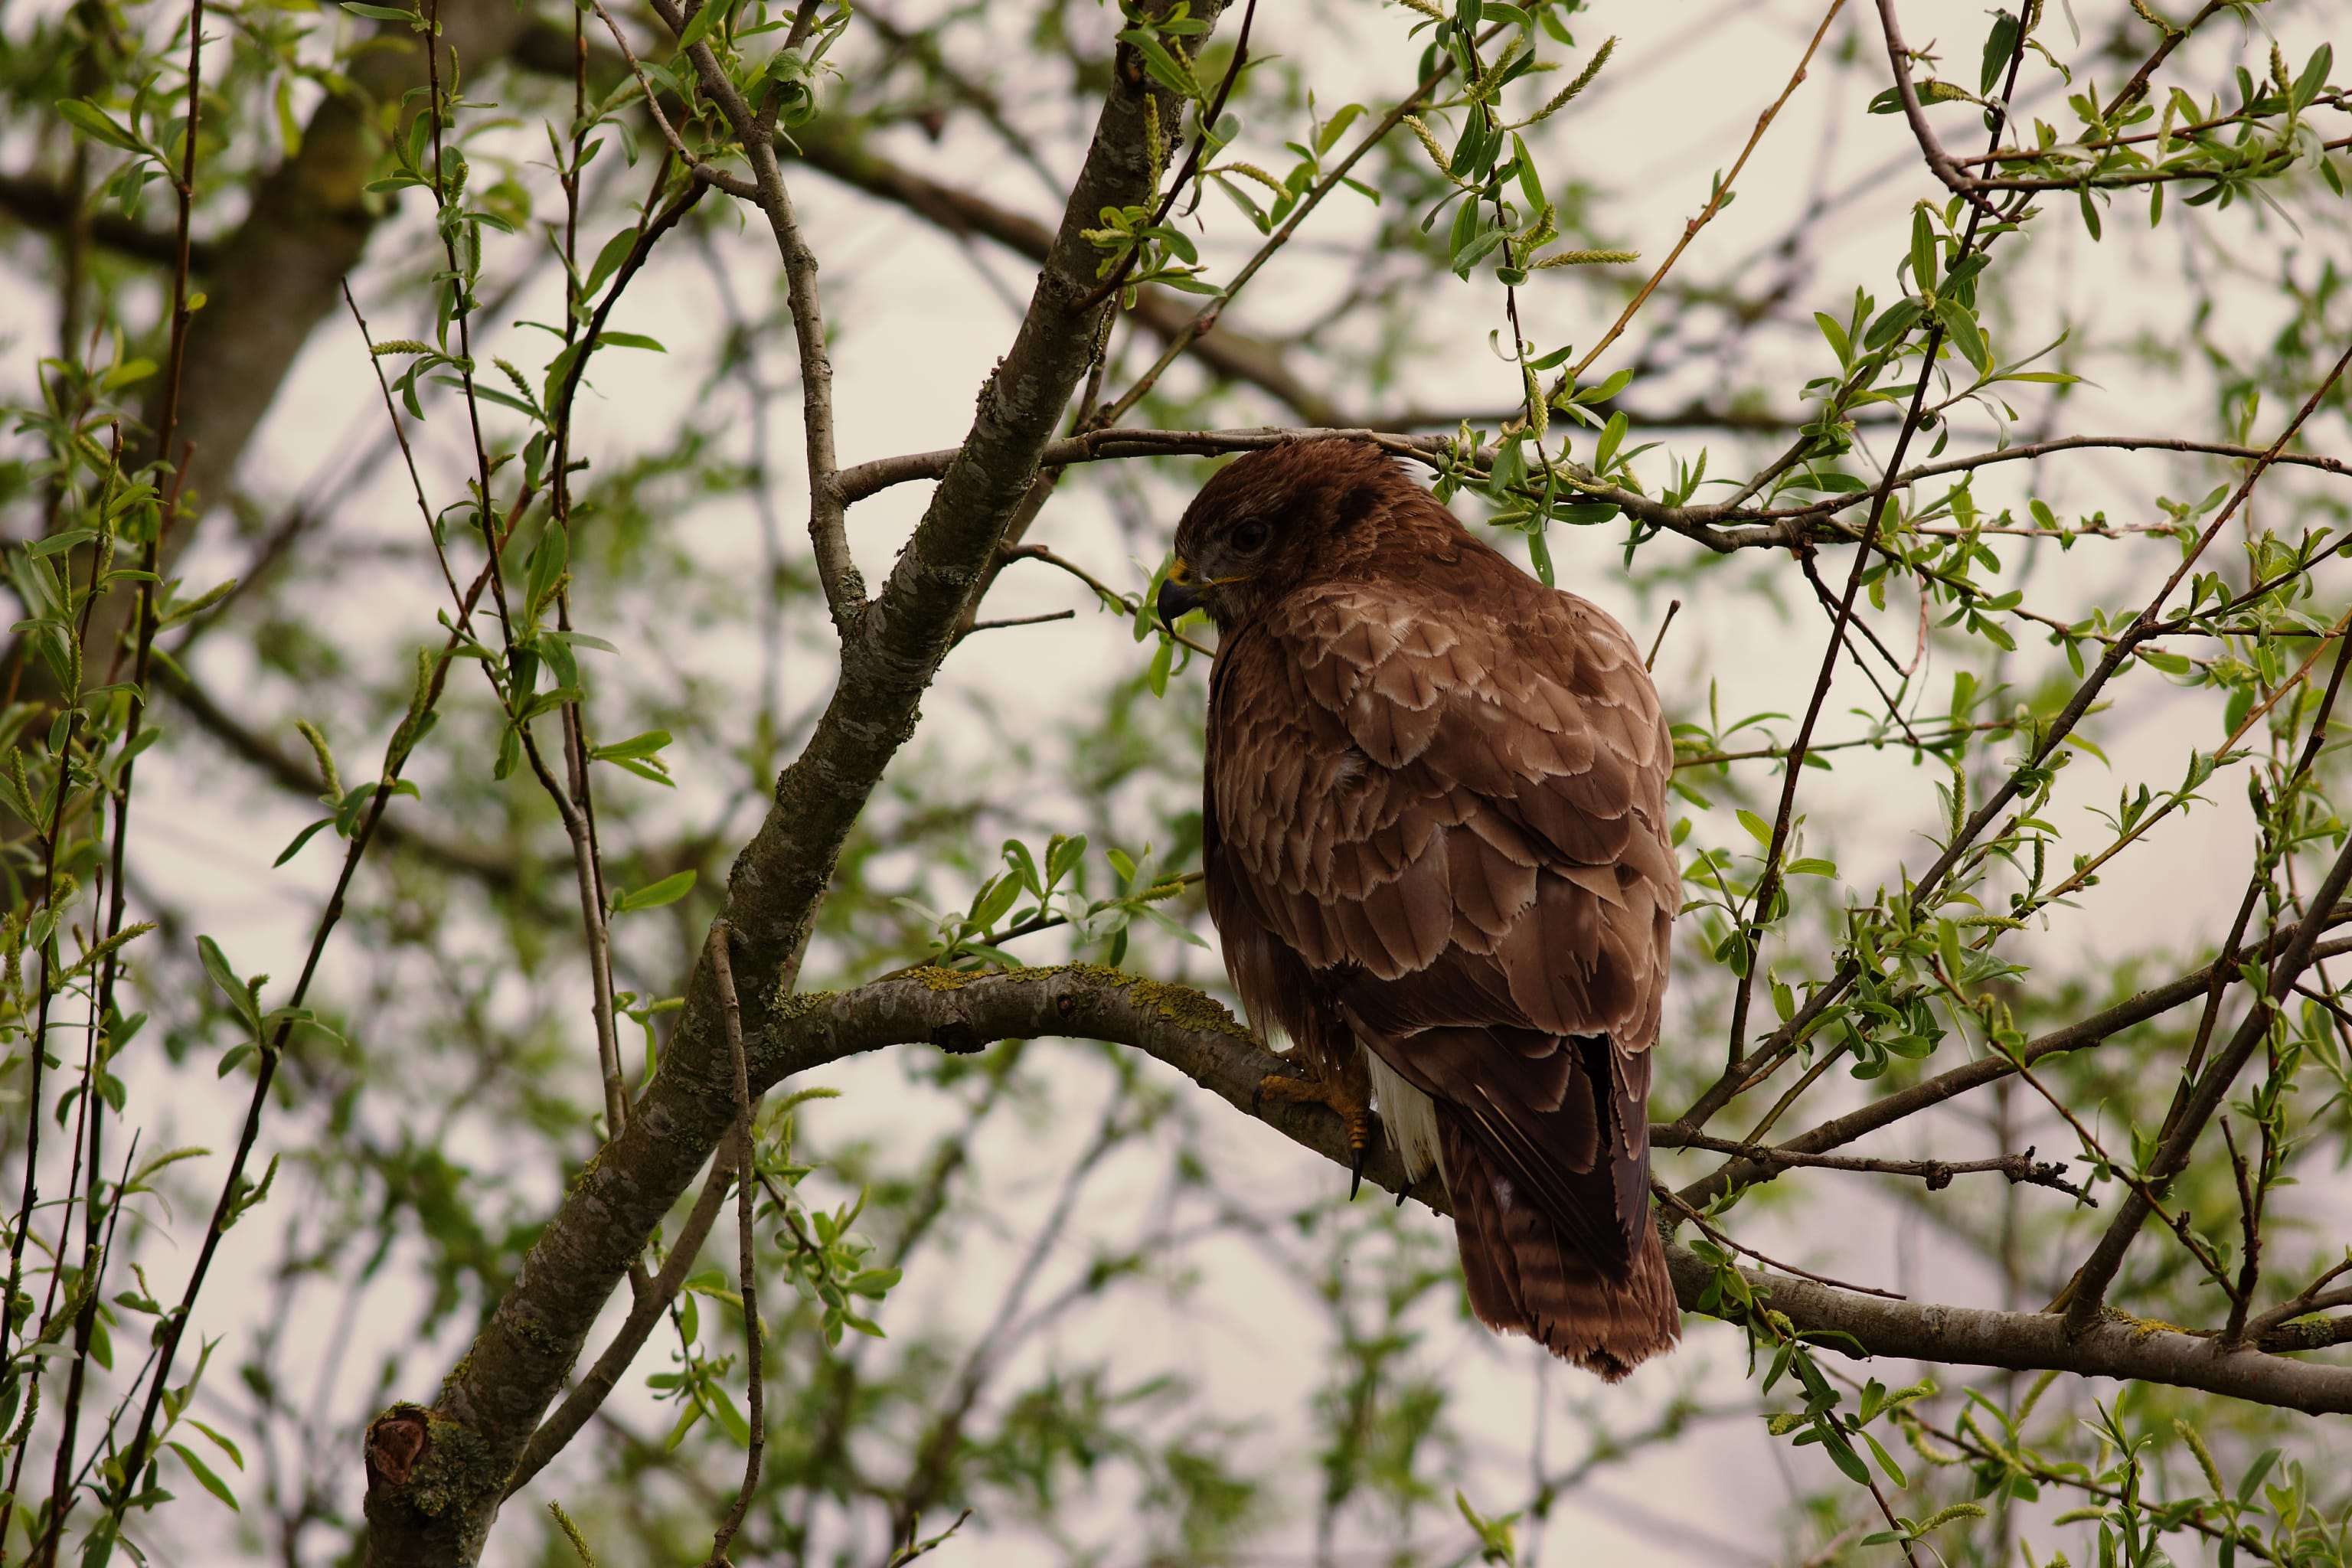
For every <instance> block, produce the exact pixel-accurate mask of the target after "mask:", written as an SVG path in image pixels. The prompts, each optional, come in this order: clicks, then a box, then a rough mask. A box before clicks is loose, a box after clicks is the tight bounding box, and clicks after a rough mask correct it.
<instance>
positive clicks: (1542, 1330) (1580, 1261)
mask: <svg viewBox="0 0 2352 1568" xmlns="http://www.w3.org/2000/svg"><path fill="white" fill-rule="evenodd" d="M1444 1121H1445V1123H1446V1125H1445V1133H1446V1137H1445V1184H1446V1186H1447V1188H1448V1189H1449V1191H1450V1192H1451V1193H1452V1194H1453V1199H1454V1239H1455V1240H1456V1241H1457V1242H1458V1243H1459V1244H1460V1246H1461V1248H1462V1278H1463V1281H1464V1283H1465V1284H1466V1285H1467V1286H1468V1287H1469V1288H1470V1307H1471V1310H1473V1311H1475V1312H1476V1313H1477V1314H1478V1321H1481V1322H1483V1323H1485V1324H1486V1326H1487V1327H1488V1328H1491V1329H1494V1330H1496V1331H1499V1332H1504V1333H1520V1334H1525V1335H1527V1336H1528V1338H1529V1339H1532V1340H1534V1341H1536V1342H1538V1343H1539V1344H1541V1345H1542V1346H1543V1347H1544V1348H1545V1349H1546V1350H1549V1351H1550V1352H1552V1354H1554V1355H1556V1356H1558V1357H1559V1358H1560V1359H1561V1360H1562V1361H1566V1362H1570V1363H1574V1364H1575V1365H1578V1366H1580V1367H1583V1368H1585V1369H1586V1370H1587V1371H1590V1372H1594V1373H1600V1375H1601V1377H1602V1378H1603V1379H1605V1380H1606V1381H1608V1382H1610V1383H1615V1382H1616V1381H1617V1380H1618V1379H1620V1378H1622V1377H1623V1376H1624V1375H1625V1374H1626V1373H1629V1372H1631V1371H1633V1369H1634V1368H1635V1367H1636V1366H1639V1365H1640V1364H1641V1363H1643V1362H1644V1361H1646V1360H1648V1359H1649V1358H1650V1357H1652V1356H1654V1355H1656V1354H1658V1353H1660V1352H1663V1351H1665V1350H1668V1349H1671V1348H1672V1347H1673V1345H1674V1343H1675V1339H1676V1338H1677V1337H1679V1335H1680V1334H1681V1331H1682V1313H1681V1310H1680V1309H1679V1307H1678V1306H1677V1305H1676V1303H1675V1288H1674V1281H1673V1280H1672V1279H1669V1278H1668V1277H1667V1274H1666V1254H1665V1248H1664V1246H1663V1245H1661V1243H1660V1242H1659V1240H1658V1232H1657V1228H1656V1226H1653V1225H1651V1224H1650V1223H1649V1219H1648V1213H1647V1211H1648V1207H1649V1205H1648V1201H1647V1198H1648V1195H1647V1194H1643V1215H1642V1217H1641V1220H1640V1223H1638V1224H1637V1225H1635V1226H1633V1235H1634V1247H1633V1258H1632V1261H1631V1263H1630V1265H1629V1266H1627V1267H1626V1268H1625V1269H1624V1273H1623V1275H1622V1277H1619V1276H1618V1275H1616V1274H1615V1273H1614V1272H1613V1271H1610V1270H1604V1269H1603V1268H1600V1267H1597V1266H1596V1265H1595V1264H1594V1263H1593V1262H1592V1261H1591V1259H1589V1258H1587V1257H1586V1256H1585V1255H1584V1253H1582V1252H1581V1251H1580V1250H1579V1249H1578V1248H1577V1247H1575V1246H1574V1245H1573V1244H1571V1243H1570V1242H1568V1241H1567V1240H1566V1239H1565V1238H1564V1237H1562V1236H1561V1235H1560V1233H1559V1227H1558V1226H1555V1225H1554V1224H1553V1223H1552V1221H1551V1220H1550V1218H1549V1217H1548V1216H1547V1215H1545V1214H1544V1213H1543V1212H1542V1211H1541V1210H1540V1209H1538V1208H1537V1207H1536V1206H1535V1205H1532V1204H1530V1203H1529V1202H1528V1201H1527V1199H1526V1197H1525V1196H1524V1195H1523V1194H1520V1193H1518V1192H1517V1190H1516V1189H1515V1188H1514V1187H1513V1185H1512V1184H1511V1181H1510V1178H1509V1177H1508V1176H1507V1175H1504V1174H1503V1173H1501V1172H1499V1171H1497V1170H1496V1168H1495V1166H1494V1164H1493V1163H1492V1162H1491V1161H1489V1160H1488V1159H1487V1158H1486V1154H1485V1152H1483V1151H1482V1150H1480V1149H1479V1147H1478V1145H1477V1143H1476V1142H1475V1141H1474V1140H1473V1139H1471V1138H1470V1137H1468V1136H1466V1135H1465V1133H1464V1131H1462V1130H1461V1129H1460V1128H1459V1127H1458V1126H1457V1125H1455V1124H1454V1119H1453V1118H1451V1117H1448V1118H1445V1119H1444ZM1600 1217H1601V1218H1602V1219H1603V1220H1604V1222H1605V1224H1606V1226H1607V1227H1608V1228H1612V1229H1613V1228H1615V1226H1616V1224H1617V1222H1616V1219H1615V1216H1613V1215H1608V1216H1600Z"/></svg>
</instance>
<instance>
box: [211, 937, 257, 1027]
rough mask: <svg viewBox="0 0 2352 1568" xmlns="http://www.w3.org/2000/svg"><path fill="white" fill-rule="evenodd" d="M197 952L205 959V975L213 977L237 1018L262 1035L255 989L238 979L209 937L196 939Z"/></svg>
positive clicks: (226, 958)
mask: <svg viewBox="0 0 2352 1568" xmlns="http://www.w3.org/2000/svg"><path fill="white" fill-rule="evenodd" d="M196 952H197V953H198V954H199V955H200V956H201V957H202V958H203V959H204V963H205V973H206V974H208V975H210V976H211V977H212V983H213V984H215V985H216V986H218V987H219V988H220V992H221V994H222V995H224V996H226V997H227V998H228V1005H229V1006H230V1007H232V1008H233V1009H235V1010H236V1016H238V1017H239V1018H242V1019H243V1020H245V1026H246V1027H247V1028H248V1029H250V1030H251V1031H253V1033H254V1034H256V1035H258V1034H260V1033H261V1008H260V1007H259V1005H257V1004H256V1003H255V1001H254V999H253V988H252V987H251V986H249V985H247V984H246V983H245V982H244V981H242V980H240V979H238V978H237V976H236V970H234V969H231V968H230V967H229V965H228V956H227V954H226V953H224V952H221V950H220V943H218V942H215V941H214V940H213V939H212V938H210V937H208V936H200V937H198V938H196Z"/></svg>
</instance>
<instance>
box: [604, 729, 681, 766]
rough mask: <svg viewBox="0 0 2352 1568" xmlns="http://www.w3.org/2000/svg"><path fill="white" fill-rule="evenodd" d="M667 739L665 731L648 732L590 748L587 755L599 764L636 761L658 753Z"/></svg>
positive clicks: (667, 734) (667, 742) (665, 744)
mask: <svg viewBox="0 0 2352 1568" xmlns="http://www.w3.org/2000/svg"><path fill="white" fill-rule="evenodd" d="M669 738H670V737H669V731H667V730H648V731H646V732H645V733H644V734H642V735H632V736H630V737H629V738H628V739H627V740H625V741H615V742H613V743H612V744H611V745H609V746H594V747H592V748H590V750H589V752H588V754H589V755H590V756H591V757H593V758H595V759H596V760H597V761H598V762H600V763H618V762H630V761H636V760H640V759H643V758H646V757H650V756H652V755H654V754H655V753H656V752H659V751H660V750H661V749H662V748H663V747H665V746H667V745H668V744H669Z"/></svg>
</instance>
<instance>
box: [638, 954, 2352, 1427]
mask: <svg viewBox="0 0 2352 1568" xmlns="http://www.w3.org/2000/svg"><path fill="white" fill-rule="evenodd" d="M1054 1036H1064V1037H1074V1038H1080V1039H1095V1040H1107V1041H1109V1042H1111V1043H1113V1044H1117V1045H1123V1046H1129V1047H1134V1048H1136V1049H1139V1050H1141V1051H1143V1052H1144V1053H1146V1054H1147V1055H1149V1056H1151V1057H1153V1058H1157V1059H1158V1060H1160V1061H1162V1062H1165V1063H1167V1064H1168V1065H1169V1066H1171V1067H1173V1068H1176V1069H1177V1070H1178V1071H1180V1072H1181V1073H1183V1074H1184V1075H1185V1076H1186V1077H1187V1078H1190V1079H1192V1080H1193V1081H1194V1082H1195V1083H1198V1084H1199V1085H1200V1086H1201V1087H1202V1088H1203V1089H1208V1090H1209V1091H1211V1092H1212V1093H1213V1094H1215V1095H1217V1096H1219V1097H1220V1098H1221V1099H1223V1100H1225V1102H1226V1103H1227V1104H1229V1105H1231V1106H1233V1107H1234V1109H1235V1110H1239V1111H1242V1112H1243V1113H1244V1114H1246V1115H1249V1116H1252V1117H1254V1118H1255V1119H1256V1120H1258V1121H1264V1122H1265V1123H1266V1124H1268V1125H1269V1126H1271V1127H1273V1128H1274V1129H1275V1130H1276V1131H1279V1132H1281V1133H1282V1134H1283V1135H1284V1136H1286V1137H1287V1138H1289V1139H1290V1140H1291V1141H1292V1142H1296V1143H1298V1144H1300V1145H1302V1146H1304V1147H1306V1148H1308V1149H1311V1150H1314V1151H1315V1152H1317V1153H1319V1154H1322V1155H1323V1156H1324V1157H1326V1158H1327V1159H1328V1160H1330V1161H1331V1162H1332V1163H1333V1164H1334V1165H1335V1166H1338V1167H1345V1166H1346V1165H1347V1164H1348V1163H1349V1158H1350V1156H1349V1152H1348V1148H1347V1139H1346V1133H1345V1130H1344V1128H1343V1127H1342V1126H1341V1124H1340V1121H1339V1118H1338V1117H1337V1116H1335V1115H1333V1114H1332V1113H1331V1112H1330V1111H1328V1110H1325V1109H1324V1108H1322V1107H1321V1106H1315V1105H1301V1104H1297V1103H1295V1102H1291V1101H1287V1100H1280V1101H1277V1100H1266V1101H1265V1102H1264V1103H1263V1104H1260V1103H1257V1101H1258V1094H1257V1088H1258V1084H1259V1082H1260V1080H1261V1079H1265V1077H1267V1076H1268V1075H1270V1074H1278V1073H1280V1072H1282V1071H1283V1070H1285V1069H1284V1064H1283V1060H1282V1058H1279V1057H1276V1056H1275V1055H1274V1054H1273V1053H1272V1052H1270V1051H1268V1050H1267V1049H1265V1047H1264V1046H1262V1045H1260V1044H1259V1043H1258V1042H1257V1040H1256V1039H1255V1037H1252V1036H1251V1034H1250V1033H1249V1031H1248V1030H1246V1029H1245V1028H1244V1027H1243V1026H1241V1024H1240V1023H1239V1022H1238V1021H1236V1020H1235V1019H1234V1017H1233V1016H1232V1015H1231V1014H1229V1013H1227V1012H1226V1011H1225V1010H1224V1009H1223V1007H1221V1006H1219V1005H1217V1004H1216V1003H1215V1002H1213V1001H1212V1000H1211V999H1210V998H1208V997H1207V996H1204V995H1202V994H1201V993H1199V992H1197V991H1193V990H1192V989H1190V988H1188V987H1185V986H1181V985H1171V984H1161V983H1159V982H1155V981H1150V980H1144V979H1139V978H1138V977H1136V976H1134V975H1131V974H1127V973H1122V972H1120V971H1118V970H1110V969H1103V968H1098V967H1096V966H1092V965H1070V966H1066V967H1062V968H1053V969H1028V970H1016V971H1013V972H1012V973H1004V974H992V975H984V976H974V975H969V974H963V973H951V972H949V971H945V970H938V969H925V970H918V971H915V972H914V973H909V974H906V975H903V976H900V977H898V978H896V979H891V980H883V981H877V982H875V983H873V984H868V985H864V986H860V987H858V988H857V989H856V990H854V991H849V992H842V993H816V994H809V995H803V996H793V997H790V998H787V999H784V1000H783V1001H782V1003H781V1004H780V1005H777V1006H776V1007H775V1008H774V1009H773V1011H772V1013H771V1015H770V1017H769V1021H768V1025H767V1027H766V1030H765V1032H764V1034H763V1035H762V1036H761V1037H760V1038H758V1039H756V1040H755V1041H753V1042H752V1044H751V1052H750V1057H749V1064H748V1071H749V1075H750V1086H751V1091H752V1092H753V1093H759V1092H761V1091H763V1090H765V1089H769V1088H771V1087H772V1086H773V1085H775V1084H776V1083H778V1082H779V1081H781V1080H782V1079H785V1078H787V1077H791V1076H793V1075H795V1074H799V1073H805V1072H808V1071H811V1070H813V1069H814V1068H820V1067H824V1066H825V1065H827V1064H829V1063H832V1062H835V1061H839V1060H841V1059H843V1058H846V1057H850V1056H855V1055H858V1054H860V1053H863V1052H866V1051H872V1050H878V1049H885V1048H887V1047H891V1046H895V1045H907V1044H920V1043H929V1044H931V1045H936V1046H938V1047H940V1048H942V1049H944V1050H949V1051H956V1052H970V1051H977V1050H981V1049H982V1048H984V1047H986V1046H988V1045H989V1044H990V1043H991V1042H992V1041H995V1040H998V1039H1027V1038H1036V1037H1054ZM668 1077H669V1075H668V1074H667V1071H665V1073H664V1075H663V1079H661V1080H657V1081H656V1085H655V1087H654V1089H652V1090H650V1091H649V1092H648V1094H647V1096H646V1101H647V1103H648V1105H650V1104H652V1103H653V1102H654V1101H655V1100H656V1099H663V1098H667V1097H666V1096H665V1095H664V1089H665V1084H666V1083H667V1080H668ZM712 1095H713V1100H714V1103H712V1104H711V1105H710V1106H709V1107H708V1108H706V1110H705V1112H704V1114H707V1115H723V1114H726V1113H727V1110H728V1104H729V1102H730V1101H731V1100H732V1090H731V1088H730V1089H728V1090H727V1091H726V1092H724V1093H719V1092H717V1091H716V1090H713V1091H712ZM644 1120H645V1118H644V1117H643V1116H641V1117H640V1118H639V1119H638V1121H637V1122H636V1123H633V1126H635V1125H640V1124H642V1123H643V1121H644ZM648 1142H650V1140H648ZM628 1153H629V1152H628V1151H625V1150H624V1149H623V1148H622V1147H621V1146H620V1145H617V1144H616V1145H615V1146H614V1149H613V1150H611V1151H610V1152H608V1153H607V1155H606V1157H605V1159H604V1161H602V1162H600V1163H599V1167H598V1170H597V1172H596V1173H594V1177H593V1179H594V1180H597V1181H600V1182H602V1181H605V1180H606V1179H607V1176H606V1173H607V1172H608V1171H611V1170H612V1169H613V1167H614V1166H615V1165H617V1164H620V1163H623V1162H625V1160H626V1159H627V1157H628ZM618 1175H619V1173H614V1178H613V1179H618ZM1364 1175H1365V1179H1366V1180H1367V1181H1369V1182H1372V1183H1375V1184H1378V1185H1380V1186H1381V1187H1383V1188H1385V1189H1387V1190H1389V1191H1391V1192H1396V1191H1399V1190H1400V1189H1401V1187H1402V1181H1403V1167H1402V1162H1401V1161H1400V1160H1399V1158H1398V1156H1397V1154H1396V1152H1395V1151H1394V1150H1393V1149H1392V1148H1391V1147H1390V1146H1389V1145H1388V1144H1387V1143H1386V1142H1385V1141H1383V1142H1381V1145H1380V1146H1379V1147H1377V1148H1376V1149H1375V1150H1374V1151H1373V1153H1372V1157H1371V1159H1370V1163H1368V1164H1367V1166H1366V1169H1365V1173H1364ZM1412 1195H1413V1196H1415V1197H1417V1198H1419V1199H1420V1200H1421V1201H1422V1202H1423V1204H1425V1205H1427V1206H1428V1207H1430V1208H1431V1209H1432V1210H1433V1211H1434V1212H1438V1213H1444V1212H1447V1205H1446V1204H1445V1201H1444V1193H1443V1192H1442V1190H1439V1186H1438V1184H1436V1183H1433V1182H1431V1183H1424V1184H1423V1188H1422V1189H1419V1190H1416V1191H1415V1192H1414V1193H1413V1194H1412ZM1667 1257H1668V1263H1669V1266H1670V1268H1672V1270H1673V1273H1674V1276H1675V1289H1676V1291H1677V1293H1678V1294H1679V1295H1680V1296H1681V1298H1682V1300H1683V1302H1684V1304H1685V1307H1688V1306H1690V1305H1691V1304H1692V1303H1694V1302H1696V1300H1698V1299H1699V1297H1700V1295H1701V1293H1702V1292H1703V1291H1704V1290H1705V1289H1706V1286H1707V1285H1708V1283H1709V1282H1710V1281H1711V1279H1713V1269H1712V1268H1711V1266H1710V1265H1708V1264H1706V1262H1704V1261H1702V1260H1701V1259H1700V1258H1697V1257H1696V1255H1695V1254H1693V1253H1691V1252H1690V1251H1689V1250H1688V1249H1686V1248H1685V1247H1669V1248H1668V1251H1667ZM1750 1278H1751V1279H1755V1280H1757V1281H1758V1282H1759V1283H1764V1284H1768V1285H1769V1289H1770V1290H1771V1304H1772V1306H1773V1308H1774V1309H1775V1310H1779V1311H1782V1312H1786V1313H1788V1314H1789V1316H1790V1321H1792V1323H1793V1324H1794V1325H1795V1326H1796V1327H1797V1328H1798V1329H1800V1330H1802V1331H1812V1332H1824V1333H1830V1332H1833V1333H1844V1334H1850V1335H1852V1336H1853V1339H1854V1340H1855V1341H1857V1342H1859V1343H1860V1344H1861V1346H1862V1348H1863V1349H1864V1351H1865V1352H1868V1353H1870V1354H1872V1355H1885V1356H1897V1357H1905V1358H1917V1359H1922V1360H1927V1361H1938V1362H1948V1363H1959V1364H1964V1365H1974V1366H1998V1367H2011V1368H2017V1369H2056V1370H2059V1371H2063V1372H2072V1373H2079V1374H2082V1375H2085V1376H2098V1377H2127V1378H2137V1379H2140V1380H2143V1381H2147V1382H2151V1383H2164V1384H2174V1385H2177V1386H2179V1387H2184V1388H2199V1389H2203V1390H2206V1391H2207V1392H2210V1393H2214V1394H2228V1395H2230V1396H2231V1397H2234V1398H2240V1399H2250V1400H2255V1401H2258V1402H2260V1403H2263V1404H2267V1405H2277V1406H2280V1407H2282V1408H2285V1409H2291V1410H2300V1411H2304V1412H2306V1413H2310V1414H2319V1413H2324V1412H2325V1413H2340V1412H2352V1367H2340V1366H2327V1365H2306V1364H2305V1363H2298V1362H2293V1361H2288V1360H2285V1359H2284V1358H2283V1357H2281V1356H2278V1355H2274V1354H2270V1353H2266V1352H2263V1351H2259V1350H2225V1349H2223V1348H2222V1347H2221V1344H2220V1343H2219V1342H2218V1341H2217V1340H2216V1339H2214V1338H2212V1337H2210V1336H2204V1335H2198V1334H2191V1333H2186V1332H2182V1331H2178V1330H2174V1329H2170V1328H2167V1327H2163V1326H2160V1325H2155V1324H2149V1323H2144V1322H2140V1321H2137V1320H2130V1319H2118V1320H2115V1321H2103V1322H2101V1323H2099V1324H2097V1325H2095V1326H2094V1327H2093V1328H2092V1329H2091V1330H2090V1331H2088V1332H2086V1333H2084V1335H2082V1336H2081V1337H2079V1338H2076V1339H2074V1340H2073V1341H2071V1342H2070V1341H2069V1340H2068V1339H2067V1337H2066V1334H2065V1331H2064V1320H2063V1317H2061V1316H2060V1315H2058V1314H2054V1313H2040V1312H2002V1311H1991V1310H1978V1309H1973V1308H1967V1307H1950V1306H1937V1305H1929V1304H1921V1303H1914V1302H1907V1301H1893V1300H1881V1299H1878V1298H1871V1297H1863V1296H1858V1295H1854V1294H1852V1293H1850V1292H1847V1291H1843V1290H1837V1289H1829V1288H1827V1287H1824V1286H1821V1285H1817V1284H1812V1283H1810V1282H1808V1281H1804V1280H1800V1279H1790V1278H1788V1277H1786V1276H1781V1275H1770V1276H1766V1275H1760V1274H1752V1275H1751V1276H1750Z"/></svg>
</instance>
